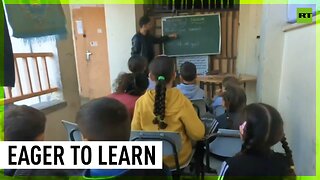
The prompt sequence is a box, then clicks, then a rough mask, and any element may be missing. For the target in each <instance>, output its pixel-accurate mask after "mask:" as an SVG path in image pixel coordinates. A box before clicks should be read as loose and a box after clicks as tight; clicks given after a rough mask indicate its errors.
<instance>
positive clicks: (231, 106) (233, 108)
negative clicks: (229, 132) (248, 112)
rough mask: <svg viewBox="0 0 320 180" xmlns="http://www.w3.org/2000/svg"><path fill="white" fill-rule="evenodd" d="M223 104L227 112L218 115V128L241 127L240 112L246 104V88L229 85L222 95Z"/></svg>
mask: <svg viewBox="0 0 320 180" xmlns="http://www.w3.org/2000/svg"><path fill="white" fill-rule="evenodd" d="M222 99H223V100H222V104H223V106H224V108H225V110H226V111H225V113H224V114H222V115H220V116H218V117H216V120H217V121H218V129H235V130H237V129H238V128H239V123H240V116H239V114H240V112H241V110H242V109H243V108H244V107H245V106H246V103H247V97H246V94H245V92H244V90H243V89H242V88H241V87H239V86H234V85H227V87H226V88H225V90H224V92H223V95H222Z"/></svg>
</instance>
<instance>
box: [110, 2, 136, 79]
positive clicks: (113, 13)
mask: <svg viewBox="0 0 320 180" xmlns="http://www.w3.org/2000/svg"><path fill="white" fill-rule="evenodd" d="M105 14H106V25H107V40H108V54H109V67H110V81H111V85H112V84H113V82H114V80H115V79H116V78H117V76H118V74H119V73H120V72H126V71H128V65H127V62H128V59H129V58H130V56H131V38H132V37H133V35H134V34H135V33H136V16H135V5H134V4H126V5H116V4H115V5H106V6H105Z"/></svg>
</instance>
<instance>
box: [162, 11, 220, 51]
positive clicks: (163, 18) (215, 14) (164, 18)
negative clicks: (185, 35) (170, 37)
mask: <svg viewBox="0 0 320 180" xmlns="http://www.w3.org/2000/svg"><path fill="white" fill-rule="evenodd" d="M198 16H199V17H203V16H218V20H219V51H218V52H212V53H196V54H173V55H172V54H170V55H168V56H169V57H178V56H199V55H200V56H202V55H218V54H221V33H222V32H221V18H220V13H214V14H213V13H212V14H198V15H184V16H171V17H162V18H161V33H162V36H163V35H164V26H163V22H164V21H165V20H167V19H173V18H186V17H187V18H188V17H198ZM178 36H179V34H178ZM162 52H163V54H164V55H166V52H165V44H162Z"/></svg>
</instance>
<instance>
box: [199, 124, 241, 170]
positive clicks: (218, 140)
mask: <svg viewBox="0 0 320 180" xmlns="http://www.w3.org/2000/svg"><path fill="white" fill-rule="evenodd" d="M242 143H243V142H242V140H241V138H240V132H239V131H238V130H229V129H219V130H218V132H217V133H214V134H213V135H211V136H209V137H207V138H206V140H205V147H206V168H207V171H209V172H215V173H216V172H217V171H216V170H211V168H210V159H209V157H210V154H211V155H213V156H214V157H215V158H216V159H218V160H221V161H224V160H226V159H227V158H230V157H233V156H234V155H236V154H237V153H238V152H240V151H241V146H242Z"/></svg>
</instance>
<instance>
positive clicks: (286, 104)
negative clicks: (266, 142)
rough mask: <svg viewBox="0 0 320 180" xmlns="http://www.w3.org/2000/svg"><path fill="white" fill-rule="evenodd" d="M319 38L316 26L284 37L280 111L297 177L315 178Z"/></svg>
mask: <svg viewBox="0 0 320 180" xmlns="http://www.w3.org/2000/svg"><path fill="white" fill-rule="evenodd" d="M317 26H320V25H319V24H318V25H317ZM318 28H319V27H318ZM315 37H316V25H312V26H307V27H303V28H301V29H296V30H292V31H288V32H286V33H285V34H284V49H283V60H282V68H281V78H280V82H281V83H280V93H279V104H278V109H279V111H280V112H281V115H282V117H283V119H284V121H285V131H286V133H287V136H288V140H289V145H290V146H291V148H292V150H293V155H294V162H295V165H296V170H297V174H298V175H302V176H306V175H315V159H316V157H315V151H316V137H315V132H316V131H315V130H316V126H315V124H316V38H315Z"/></svg>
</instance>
